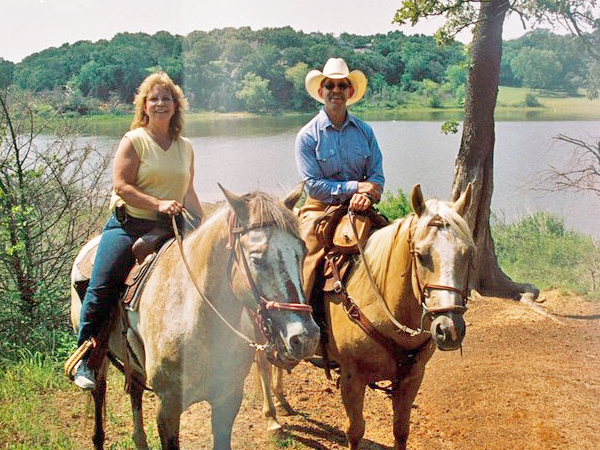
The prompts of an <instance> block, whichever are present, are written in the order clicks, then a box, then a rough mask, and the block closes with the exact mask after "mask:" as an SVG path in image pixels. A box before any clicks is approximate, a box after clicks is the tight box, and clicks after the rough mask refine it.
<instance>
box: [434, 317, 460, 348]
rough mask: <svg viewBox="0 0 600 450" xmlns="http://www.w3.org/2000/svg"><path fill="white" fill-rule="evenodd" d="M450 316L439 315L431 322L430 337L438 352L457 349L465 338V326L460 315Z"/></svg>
mask: <svg viewBox="0 0 600 450" xmlns="http://www.w3.org/2000/svg"><path fill="white" fill-rule="evenodd" d="M450 315H452V316H455V317H454V318H451V317H449V316H450ZM450 315H449V316H446V315H440V316H438V317H436V318H435V319H434V320H433V322H431V335H432V336H433V338H434V340H435V343H436V345H437V347H438V348H439V349H440V350H457V349H459V348H460V346H461V344H462V341H463V338H464V337H465V333H466V325H465V321H464V320H463V317H462V315H456V314H450Z"/></svg>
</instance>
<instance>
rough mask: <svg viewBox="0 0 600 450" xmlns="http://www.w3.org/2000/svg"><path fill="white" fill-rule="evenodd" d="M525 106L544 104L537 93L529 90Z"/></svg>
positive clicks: (534, 106)
mask: <svg viewBox="0 0 600 450" xmlns="http://www.w3.org/2000/svg"><path fill="white" fill-rule="evenodd" d="M525 106H528V107H530V108H538V107H540V106H542V104H541V103H540V101H539V100H538V98H537V95H535V94H532V93H531V92H528V93H527V94H525Z"/></svg>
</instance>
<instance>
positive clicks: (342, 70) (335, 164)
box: [295, 58, 385, 303]
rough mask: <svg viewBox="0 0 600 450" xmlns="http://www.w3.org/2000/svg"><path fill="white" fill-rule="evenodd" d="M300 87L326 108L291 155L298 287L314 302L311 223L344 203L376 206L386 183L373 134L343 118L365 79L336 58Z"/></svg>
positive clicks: (319, 251)
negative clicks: (296, 198)
mask: <svg viewBox="0 0 600 450" xmlns="http://www.w3.org/2000/svg"><path fill="white" fill-rule="evenodd" d="M305 86H306V90H307V91H308V93H309V94H310V96H311V97H312V98H314V99H315V100H317V101H318V102H320V103H323V104H324V105H325V106H324V107H323V109H322V110H321V111H320V112H319V113H318V114H317V115H316V116H315V117H314V118H313V119H312V120H311V121H310V122H308V123H307V124H306V125H305V126H304V127H303V128H302V129H301V130H300V132H299V133H298V136H297V137H296V149H295V150H296V164H297V166H298V171H299V173H300V175H301V177H302V179H303V180H304V181H305V182H306V184H305V189H306V192H307V194H308V197H307V199H306V203H305V204H304V206H303V207H302V208H301V210H300V234H301V236H302V239H303V240H304V242H305V244H306V246H307V255H306V260H305V263H304V286H303V287H304V292H305V294H306V295H307V297H308V298H312V299H314V298H315V297H317V296H319V294H320V293H319V292H318V291H320V289H321V285H320V284H321V283H320V282H317V283H315V271H316V270H317V269H319V271H320V266H321V265H322V261H323V256H324V250H323V248H322V246H321V245H320V243H319V242H318V241H317V239H316V237H315V232H314V221H315V219H316V218H318V217H319V216H321V215H322V214H323V212H324V211H325V209H326V208H327V207H328V206H329V205H338V204H343V203H348V205H349V208H350V210H353V211H356V212H362V211H366V210H367V209H369V208H370V207H371V206H372V205H373V204H374V203H376V202H378V201H379V199H380V197H381V192H382V191H383V184H384V181H385V179H384V176H383V168H382V157H381V151H380V150H379V146H378V144H377V140H376V139H375V135H374V134H373V130H372V129H371V127H370V126H369V125H367V124H366V123H365V122H363V121H362V120H360V119H358V118H356V117H354V116H353V115H351V114H348V106H349V105H352V104H354V103H356V102H357V101H359V100H360V99H361V98H362V97H363V95H364V94H365V91H366V90H367V77H366V76H365V74H364V73H362V72H361V71H359V70H353V71H352V72H350V71H349V70H348V66H347V64H346V62H345V61H344V60H343V59H341V58H330V59H329V60H328V61H327V63H326V64H325V66H324V67H323V72H320V71H318V70H311V71H310V72H309V73H308V74H307V75H306V79H305ZM313 291H314V292H313ZM313 303H315V302H313Z"/></svg>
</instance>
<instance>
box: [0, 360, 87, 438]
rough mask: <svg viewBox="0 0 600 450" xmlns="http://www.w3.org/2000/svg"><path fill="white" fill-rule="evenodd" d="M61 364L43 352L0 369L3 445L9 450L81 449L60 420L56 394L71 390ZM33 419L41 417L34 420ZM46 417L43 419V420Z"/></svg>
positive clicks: (5, 363) (0, 419)
mask: <svg viewBox="0 0 600 450" xmlns="http://www.w3.org/2000/svg"><path fill="white" fill-rule="evenodd" d="M58 370H59V368H58V366H57V364H56V363H55V362H54V361H52V360H51V359H50V358H48V357H47V356H45V355H43V354H41V353H35V354H29V355H26V354H24V355H23V359H22V360H21V361H19V362H16V363H8V362H4V363H3V364H2V365H1V366H0V423H2V424H3V426H2V427H0V442H2V443H3V447H2V448H6V449H15V450H16V449H27V450H37V449H40V450H46V449H50V448H52V449H65V450H69V449H77V448H78V447H77V445H75V443H74V442H73V441H72V440H71V438H70V436H69V435H68V434H67V433H65V430H64V427H63V424H62V423H61V422H60V419H59V418H58V411H57V406H56V403H55V402H54V401H52V399H53V397H54V394H55V393H56V392H58V391H59V390H61V389H65V388H67V384H68V381H67V380H66V377H64V376H63V377H60V376H58V374H57V372H58ZM32 418H38V419H37V420H32ZM39 418H43V420H39Z"/></svg>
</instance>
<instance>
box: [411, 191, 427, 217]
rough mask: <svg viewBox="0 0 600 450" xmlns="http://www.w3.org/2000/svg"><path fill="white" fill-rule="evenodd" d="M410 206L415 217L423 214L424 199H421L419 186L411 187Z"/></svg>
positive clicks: (421, 194)
mask: <svg viewBox="0 0 600 450" xmlns="http://www.w3.org/2000/svg"><path fill="white" fill-rule="evenodd" d="M411 204H412V208H413V211H414V212H415V214H416V215H417V216H419V217H420V216H421V215H422V214H423V213H424V212H425V199H424V198H423V193H422V192H421V185H420V184H415V185H414V187H413V190H412V198H411Z"/></svg>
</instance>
